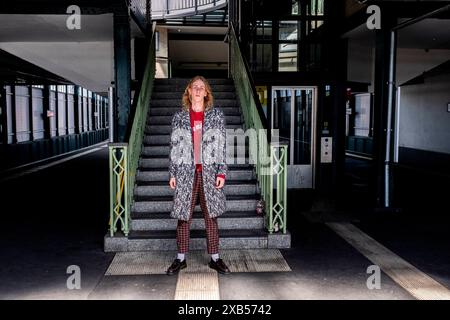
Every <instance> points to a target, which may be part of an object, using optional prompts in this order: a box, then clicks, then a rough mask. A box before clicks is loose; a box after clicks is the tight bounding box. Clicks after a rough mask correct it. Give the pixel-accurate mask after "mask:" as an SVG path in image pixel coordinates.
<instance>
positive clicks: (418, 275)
mask: <svg viewBox="0 0 450 320" xmlns="http://www.w3.org/2000/svg"><path fill="white" fill-rule="evenodd" d="M326 224H327V225H328V226H329V227H330V228H331V229H332V230H333V231H334V232H336V233H337V234H338V235H339V236H341V237H342V238H344V239H345V240H346V241H347V242H348V243H349V244H351V245H352V246H353V247H354V248H355V249H357V250H358V251H359V252H361V253H362V254H363V255H364V256H365V257H366V258H367V259H369V260H370V261H372V262H373V263H374V264H375V265H378V266H379V267H380V269H381V270H383V272H384V273H386V274H387V275H388V276H389V277H390V278H392V280H394V281H395V282H396V283H397V284H399V285H400V286H401V287H403V288H404V289H405V290H406V291H408V292H409V293H410V294H411V295H412V296H413V297H415V298H416V299H419V300H450V291H449V290H448V289H447V288H446V287H444V286H443V285H442V284H440V283H439V282H437V281H436V280H434V279H433V278H431V277H430V276H428V275H427V274H425V273H423V272H422V271H420V270H419V269H417V268H416V267H414V266H413V265H411V264H410V263H408V262H407V261H405V260H403V259H402V258H400V257H399V256H397V255H396V254H395V253H394V252H392V251H390V250H389V249H387V248H386V247H384V246H383V245H381V244H380V243H378V242H377V241H375V240H374V239H373V238H371V237H369V236H368V235H367V234H365V233H364V232H362V231H361V230H360V229H358V228H357V227H355V226H354V225H352V224H351V223H334V222H329V223H326Z"/></svg>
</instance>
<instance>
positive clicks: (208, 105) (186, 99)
mask: <svg viewBox="0 0 450 320" xmlns="http://www.w3.org/2000/svg"><path fill="white" fill-rule="evenodd" d="M197 80H201V81H203V83H204V84H205V90H206V93H207V95H206V97H205V99H204V102H205V111H208V110H211V109H212V108H213V102H214V98H213V95H212V90H211V86H210V85H209V82H208V81H207V80H206V79H205V78H204V77H202V76H195V77H194V78H192V79H191V80H190V81H189V83H188V85H187V86H186V89H184V93H183V97H182V104H183V110H185V111H189V109H190V108H191V103H192V100H191V97H190V95H189V89H190V88H191V87H192V84H193V83H194V82H195V81H197Z"/></svg>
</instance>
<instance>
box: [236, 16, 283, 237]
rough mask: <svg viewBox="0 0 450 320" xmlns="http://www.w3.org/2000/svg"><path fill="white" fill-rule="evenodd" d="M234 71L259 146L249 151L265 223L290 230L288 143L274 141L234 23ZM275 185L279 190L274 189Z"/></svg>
mask: <svg viewBox="0 0 450 320" xmlns="http://www.w3.org/2000/svg"><path fill="white" fill-rule="evenodd" d="M229 43H230V53H231V55H230V71H231V72H230V73H231V76H232V78H233V80H234V83H235V87H236V92H237V95H238V98H239V102H240V105H241V108H242V113H243V116H244V121H245V129H246V130H249V129H251V130H254V132H255V133H256V136H257V139H256V141H255V142H256V144H257V145H256V147H255V146H251V147H250V150H249V155H250V159H254V160H255V161H256V177H257V180H258V186H259V188H260V191H261V197H262V199H263V200H264V212H265V225H266V228H267V229H268V231H269V232H270V233H273V232H274V231H275V232H276V231H278V230H281V231H282V232H283V233H286V230H287V219H286V215H287V214H286V213H287V145H286V144H282V143H274V142H272V143H270V142H269V138H268V135H267V129H268V124H267V120H266V116H265V115H264V112H263V110H262V107H261V103H260V101H259V98H258V95H257V93H256V90H255V85H254V83H253V79H252V75H251V73H250V69H249V67H248V64H247V62H246V60H245V58H244V56H243V55H242V50H241V48H240V46H239V42H238V40H237V37H236V32H235V30H234V27H233V25H232V24H231V27H230V30H229ZM274 188H276V191H275V192H274Z"/></svg>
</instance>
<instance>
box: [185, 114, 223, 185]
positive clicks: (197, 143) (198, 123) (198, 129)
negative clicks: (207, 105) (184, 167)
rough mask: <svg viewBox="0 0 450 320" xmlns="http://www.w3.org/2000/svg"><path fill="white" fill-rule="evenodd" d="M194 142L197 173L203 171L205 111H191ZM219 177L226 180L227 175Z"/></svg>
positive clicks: (219, 175)
mask: <svg viewBox="0 0 450 320" xmlns="http://www.w3.org/2000/svg"><path fill="white" fill-rule="evenodd" d="M190 118H191V129H192V140H193V142H194V163H195V169H196V170H197V171H202V150H201V141H202V132H203V122H204V119H205V113H204V112H203V111H198V112H197V111H194V110H192V108H191V109H190ZM217 176H218V177H221V178H223V179H225V175H223V174H218V175H217Z"/></svg>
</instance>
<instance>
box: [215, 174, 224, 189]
mask: <svg viewBox="0 0 450 320" xmlns="http://www.w3.org/2000/svg"><path fill="white" fill-rule="evenodd" d="M224 185H225V179H224V178H221V177H217V178H216V189H220V188H222V187H223V186H224Z"/></svg>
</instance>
